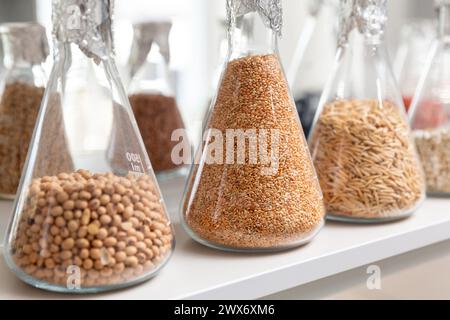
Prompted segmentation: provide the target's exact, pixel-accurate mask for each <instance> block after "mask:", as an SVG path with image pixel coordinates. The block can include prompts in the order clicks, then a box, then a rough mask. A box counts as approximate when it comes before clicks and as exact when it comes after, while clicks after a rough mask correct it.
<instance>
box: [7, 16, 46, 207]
mask: <svg viewBox="0 0 450 320" xmlns="http://www.w3.org/2000/svg"><path fill="white" fill-rule="evenodd" d="M36 27H37V25H36V24H34V23H8V24H2V25H0V37H1V42H2V46H3V47H4V48H6V51H5V55H4V56H2V57H1V58H2V61H1V66H0V198H2V199H6V200H12V199H14V197H15V194H16V191H17V187H18V185H19V181H20V176H21V174H22V170H23V167H24V164H25V160H26V156H27V152H28V146H29V144H30V140H31V137H32V134H33V130H34V126H35V123H36V119H37V115H38V112H39V108H40V105H41V101H42V97H43V95H44V90H45V85H46V82H47V80H46V76H45V73H44V70H43V67H42V63H39V62H37V61H33V60H31V59H26V57H25V54H24V51H26V50H33V49H34V48H35V47H36V45H37V46H38V47H39V46H41V48H42V47H43V45H42V44H41V43H40V42H42V40H41V38H36V39H33V41H34V42H36V43H37V44H34V43H33V44H31V45H30V47H28V48H27V47H23V48H18V45H17V42H20V41H23V40H22V39H20V37H21V35H22V34H23V33H27V32H30V30H31V32H33V31H35V28H36ZM38 27H40V26H38ZM42 33H44V34H45V30H44V28H42ZM45 45H46V43H45ZM18 49H20V50H18ZM17 50H18V51H19V52H17ZM15 54H16V55H17V56H16V55H15ZM37 54H38V55H43V56H44V55H45V56H46V54H45V53H43V52H38V53H37ZM42 62H44V61H42Z"/></svg>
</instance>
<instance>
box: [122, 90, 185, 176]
mask: <svg viewBox="0 0 450 320" xmlns="http://www.w3.org/2000/svg"><path fill="white" fill-rule="evenodd" d="M129 99H130V103H131V106H132V107H133V112H134V115H135V117H136V121H137V124H138V126H139V130H140V132H141V135H142V138H143V140H144V144H145V147H146V149H147V152H148V154H149V157H150V161H151V163H152V166H153V170H155V172H157V173H158V172H162V171H168V170H173V169H177V168H178V167H180V165H177V164H175V163H174V162H173V161H172V149H173V148H174V147H175V146H176V145H177V144H178V143H179V142H178V141H172V139H171V138H172V132H174V131H175V130H177V129H184V124H183V120H182V118H181V115H180V112H179V110H178V106H177V103H176V101H175V99H174V98H173V97H167V96H164V95H160V94H145V93H142V94H133V95H131V96H130V97H129Z"/></svg>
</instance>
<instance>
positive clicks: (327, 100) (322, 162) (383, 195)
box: [309, 0, 425, 222]
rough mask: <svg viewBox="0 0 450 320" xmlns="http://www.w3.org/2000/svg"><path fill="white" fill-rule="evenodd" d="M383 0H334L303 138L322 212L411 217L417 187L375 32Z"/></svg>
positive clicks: (402, 116) (396, 96)
mask: <svg viewBox="0 0 450 320" xmlns="http://www.w3.org/2000/svg"><path fill="white" fill-rule="evenodd" d="M386 21H387V10H386V0H342V1H341V27H340V29H341V30H340V37H339V45H338V52H337V57H336V65H335V67H334V70H333V74H332V75H331V77H330V79H329V82H328V84H327V86H326V89H325V91H324V93H323V95H322V98H321V102H320V105H319V109H318V113H317V115H316V120H315V124H314V127H313V130H312V132H311V135H310V138H309V145H310V150H311V153H312V156H313V160H314V164H315V166H316V170H317V173H318V175H319V180H320V183H321V187H322V191H323V194H324V199H325V204H326V206H327V211H328V214H329V217H330V218H332V219H336V220H344V221H355V222H380V221H389V220H395V219H400V218H404V217H407V216H409V215H411V214H412V213H413V212H414V211H415V210H416V209H417V207H418V206H419V205H420V204H421V203H422V201H423V200H424V198H425V192H424V191H425V185H424V178H423V172H422V169H421V165H420V163H419V161H418V157H417V153H416V149H415V147H414V142H413V140H412V135H411V130H410V128H409V126H408V121H407V117H406V113H405V110H404V106H403V103H402V97H401V95H400V93H399V91H398V88H397V85H396V82H395V80H394V76H393V73H392V70H391V67H390V64H389V61H388V57H387V53H386V50H385V46H384V41H383V35H384V28H385V23H386Z"/></svg>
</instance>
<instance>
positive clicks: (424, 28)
mask: <svg viewBox="0 0 450 320" xmlns="http://www.w3.org/2000/svg"><path fill="white" fill-rule="evenodd" d="M435 38H436V26H435V23H434V21H432V20H417V21H414V22H411V23H409V24H407V25H406V26H405V27H403V29H402V32H401V41H400V43H401V44H400V47H399V48H398V50H397V54H396V58H395V64H394V68H395V74H396V76H397V79H398V83H399V85H400V92H401V94H402V96H403V102H404V104H405V107H406V111H409V108H410V106H411V102H412V99H413V97H414V94H415V92H416V89H417V85H418V83H419V80H420V77H421V75H422V74H423V68H424V66H425V65H426V60H427V57H428V53H429V51H430V47H431V45H432V44H433V41H434V39H435Z"/></svg>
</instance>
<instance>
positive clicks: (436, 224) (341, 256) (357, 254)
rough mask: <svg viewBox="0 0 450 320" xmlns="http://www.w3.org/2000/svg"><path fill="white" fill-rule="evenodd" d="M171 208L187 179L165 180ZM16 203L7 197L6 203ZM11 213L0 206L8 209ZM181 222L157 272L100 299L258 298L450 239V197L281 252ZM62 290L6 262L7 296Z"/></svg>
mask: <svg viewBox="0 0 450 320" xmlns="http://www.w3.org/2000/svg"><path fill="white" fill-rule="evenodd" d="M162 189H163V192H164V194H165V197H166V202H167V203H168V207H169V210H170V211H171V214H172V215H174V216H176V213H175V211H176V208H177V207H178V202H179V198H180V194H181V192H182V189H183V182H182V181H172V182H171V183H168V184H167V183H166V184H163V185H162ZM10 206H11V205H10V204H7V203H1V204H0V209H1V210H9V208H10ZM4 214H5V212H3V211H2V212H0V215H4ZM175 225H176V239H177V246H176V250H175V253H174V256H173V257H172V259H171V261H170V262H169V264H168V265H167V267H166V268H165V269H164V270H163V271H162V272H161V274H160V275H159V276H157V277H156V278H154V279H152V280H150V281H148V282H146V283H144V284H141V285H139V286H136V287H133V288H129V289H125V290H122V291H117V292H110V293H105V294H97V295H91V296H82V298H93V299H181V298H185V299H254V298H261V297H264V296H267V295H270V294H274V293H277V292H281V291H284V290H287V289H290V288H294V287H297V286H300V285H304V284H306V283H310V282H312V281H316V280H320V279H323V278H325V277H329V276H332V275H336V274H338V273H341V272H344V271H347V270H351V269H354V268H357V267H360V266H363V265H366V264H370V263H373V262H376V261H380V260H383V259H387V258H390V257H393V256H397V255H400V254H403V253H405V252H410V251H413V250H416V249H419V248H422V247H425V246H428V245H432V244H436V243H439V242H441V241H445V240H448V239H450V200H445V199H430V200H427V201H426V202H425V204H424V205H423V207H422V208H421V209H420V210H419V211H418V212H417V213H416V214H415V215H414V216H413V217H411V218H410V219H408V220H404V221H400V222H396V223H391V224H382V225H373V226H361V225H348V224H337V223H328V224H327V225H326V226H325V228H324V229H323V230H322V232H321V233H320V234H319V235H318V236H317V238H316V239H315V240H314V241H313V242H312V243H311V244H309V245H307V246H305V247H302V248H298V249H295V250H291V251H287V252H281V253H276V254H232V253H225V252H221V251H216V250H212V249H209V248H206V247H203V246H201V245H199V244H197V243H195V242H193V241H192V240H190V239H189V237H188V236H187V234H186V233H185V232H184V231H183V230H182V229H181V227H180V226H179V224H178V223H175ZM65 297H72V298H73V297H75V298H80V296H71V295H61V294H54V293H48V292H44V291H40V290H38V289H34V288H32V287H30V286H28V285H26V284H23V283H22V282H20V280H18V279H17V278H16V277H14V276H13V274H12V273H11V272H10V271H9V270H8V269H7V267H6V265H5V263H4V261H3V259H1V261H0V299H34V298H40V299H50V298H65Z"/></svg>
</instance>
